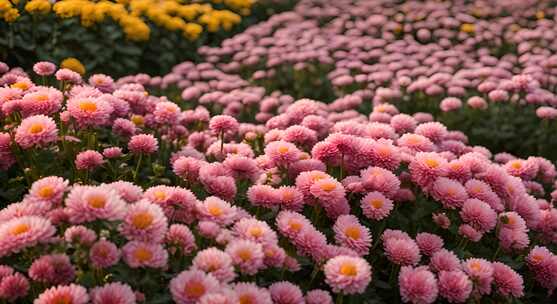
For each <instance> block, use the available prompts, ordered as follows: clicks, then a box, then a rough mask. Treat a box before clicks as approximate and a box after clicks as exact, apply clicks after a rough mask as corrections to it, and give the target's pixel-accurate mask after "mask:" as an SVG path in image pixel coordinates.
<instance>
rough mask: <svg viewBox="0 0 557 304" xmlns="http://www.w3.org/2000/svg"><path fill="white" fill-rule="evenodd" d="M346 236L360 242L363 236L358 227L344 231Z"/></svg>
mask: <svg viewBox="0 0 557 304" xmlns="http://www.w3.org/2000/svg"><path fill="white" fill-rule="evenodd" d="M344 234H346V235H347V236H348V237H349V238H351V239H353V240H359V239H360V237H361V236H362V235H361V233H360V229H359V228H358V227H356V226H352V227H348V228H346V230H344Z"/></svg>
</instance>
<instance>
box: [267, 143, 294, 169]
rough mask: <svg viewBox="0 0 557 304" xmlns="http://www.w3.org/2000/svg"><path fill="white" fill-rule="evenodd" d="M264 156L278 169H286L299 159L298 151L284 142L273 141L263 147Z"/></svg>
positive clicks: (292, 145)
mask: <svg viewBox="0 0 557 304" xmlns="http://www.w3.org/2000/svg"><path fill="white" fill-rule="evenodd" d="M265 155H267V156H268V157H269V159H270V160H271V161H272V162H273V163H274V164H275V165H276V166H279V167H287V166H289V165H291V164H292V163H294V162H295V161H296V160H298V159H299V155H300V150H299V149H298V148H297V147H296V146H295V145H294V144H292V143H289V142H286V141H282V140H279V141H273V142H271V143H269V144H267V145H266V146H265Z"/></svg>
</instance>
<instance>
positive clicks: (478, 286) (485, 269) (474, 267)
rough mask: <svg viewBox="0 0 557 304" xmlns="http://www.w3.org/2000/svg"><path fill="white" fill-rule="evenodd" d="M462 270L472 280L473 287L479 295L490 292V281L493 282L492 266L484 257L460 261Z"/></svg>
mask: <svg viewBox="0 0 557 304" xmlns="http://www.w3.org/2000/svg"><path fill="white" fill-rule="evenodd" d="M462 270H464V272H466V274H468V276H469V277H470V278H471V279H472V282H474V289H475V290H476V292H477V293H479V294H480V295H487V294H490V293H491V283H492V282H493V266H492V265H491V263H490V262H488V261H486V260H484V259H477V258H472V259H467V260H466V261H464V262H463V263H462Z"/></svg>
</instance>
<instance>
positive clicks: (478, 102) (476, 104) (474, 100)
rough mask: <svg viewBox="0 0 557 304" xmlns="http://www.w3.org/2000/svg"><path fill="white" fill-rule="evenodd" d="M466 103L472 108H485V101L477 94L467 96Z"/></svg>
mask: <svg viewBox="0 0 557 304" xmlns="http://www.w3.org/2000/svg"><path fill="white" fill-rule="evenodd" d="M466 104H468V106H469V107H470V108H472V109H478V110H485V109H487V101H485V99H483V98H481V97H479V96H472V97H470V98H468V100H467V101H466Z"/></svg>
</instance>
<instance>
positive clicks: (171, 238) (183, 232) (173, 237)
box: [165, 224, 197, 255]
mask: <svg viewBox="0 0 557 304" xmlns="http://www.w3.org/2000/svg"><path fill="white" fill-rule="evenodd" d="M165 243H166V244H167V247H169V251H170V252H171V253H172V252H173V249H172V247H175V248H177V249H179V250H180V252H181V254H184V255H187V254H190V253H191V252H193V251H194V250H196V249H197V245H196V244H195V237H194V235H193V233H192V232H191V230H190V229H189V228H188V226H186V225H182V224H173V225H170V227H169V228H168V232H167V233H166V237H165Z"/></svg>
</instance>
